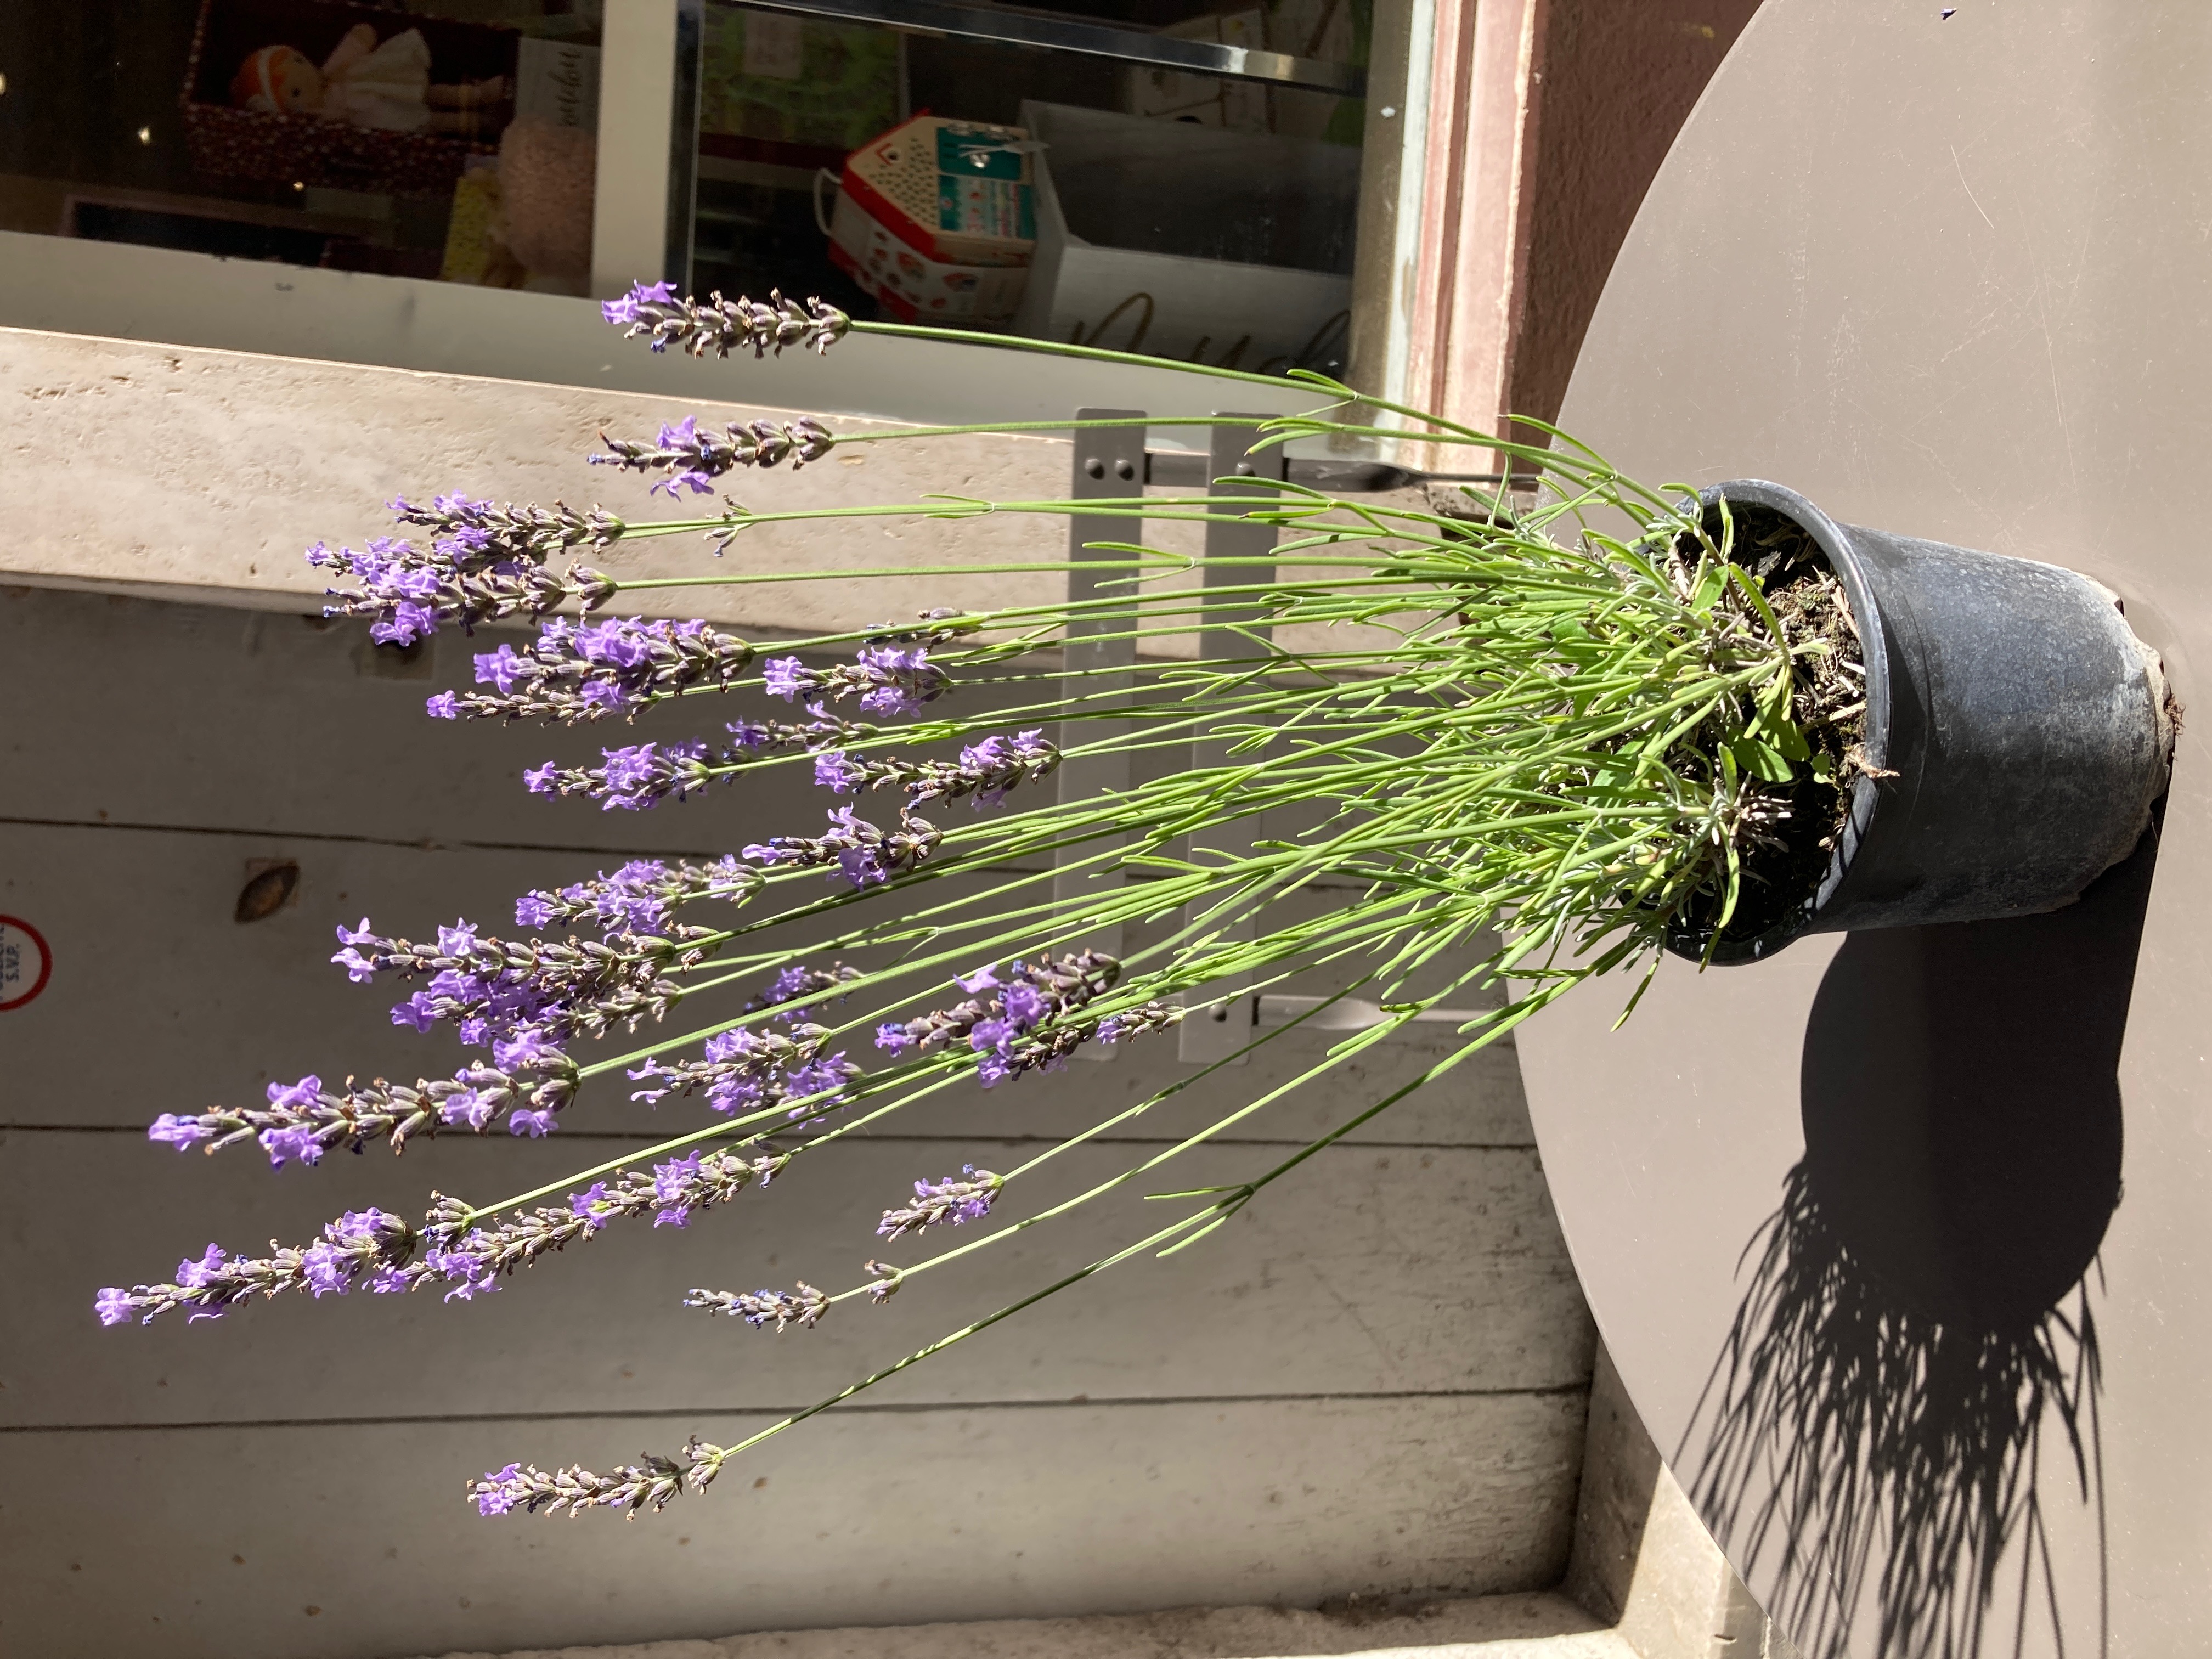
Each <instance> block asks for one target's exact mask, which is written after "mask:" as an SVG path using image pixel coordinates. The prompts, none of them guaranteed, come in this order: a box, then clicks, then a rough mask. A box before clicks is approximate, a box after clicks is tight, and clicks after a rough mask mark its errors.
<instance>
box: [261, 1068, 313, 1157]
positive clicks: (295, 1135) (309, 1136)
mask: <svg viewBox="0 0 2212 1659" xmlns="http://www.w3.org/2000/svg"><path fill="white" fill-rule="evenodd" d="M271 1087H272V1091H273V1087H274V1085H271ZM272 1097H273V1096H272ZM260 1139H261V1150H262V1151H263V1152H266V1153H268V1154H269V1167H270V1169H272V1170H281V1169H283V1167H284V1160H285V1159H286V1158H296V1159H297V1160H298V1161H299V1162H301V1163H302V1164H319V1163H321V1162H322V1161H323V1144H322V1142H321V1141H320V1140H319V1139H316V1136H315V1132H314V1131H313V1129H311V1128H309V1127H307V1126H306V1125H305V1124H295V1125H290V1126H288V1127H283V1128H277V1129H264V1130H263V1131H262V1132H261V1136H260Z"/></svg>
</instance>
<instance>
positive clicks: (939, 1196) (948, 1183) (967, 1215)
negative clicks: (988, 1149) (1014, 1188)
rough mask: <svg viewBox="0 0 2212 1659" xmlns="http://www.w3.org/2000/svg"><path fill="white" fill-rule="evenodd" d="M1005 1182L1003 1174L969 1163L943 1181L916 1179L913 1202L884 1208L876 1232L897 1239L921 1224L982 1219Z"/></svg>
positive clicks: (930, 1224)
mask: <svg viewBox="0 0 2212 1659" xmlns="http://www.w3.org/2000/svg"><path fill="white" fill-rule="evenodd" d="M961 1176H965V1177H966V1179H964V1180H963V1179H962V1178H961ZM1005 1186H1006V1177H1005V1176H1000V1175H994V1174H992V1173H991V1171H990V1170H979V1169H977V1168H976V1167H975V1165H974V1164H963V1165H962V1166H961V1170H960V1176H945V1179H944V1180H942V1181H917V1182H915V1183H914V1202H913V1203H911V1204H906V1205H902V1206H900V1207H898V1208H897V1209H896V1210H885V1211H884V1218H883V1221H882V1224H881V1225H878V1227H877V1229H876V1234H877V1236H878V1237H881V1238H898V1237H902V1236H903V1235H905V1234H907V1233H910V1232H918V1231H921V1229H922V1228H924V1227H935V1226H939V1225H949V1226H954V1227H957V1226H958V1225H960V1224H961V1223H962V1222H963V1221H981V1219H982V1218H984V1217H985V1216H987V1215H988V1214H990V1212H991V1206H992V1205H993V1204H994V1202H995V1201H996V1200H997V1199H998V1196H999V1194H1000V1189H1001V1188H1004V1187H1005Z"/></svg>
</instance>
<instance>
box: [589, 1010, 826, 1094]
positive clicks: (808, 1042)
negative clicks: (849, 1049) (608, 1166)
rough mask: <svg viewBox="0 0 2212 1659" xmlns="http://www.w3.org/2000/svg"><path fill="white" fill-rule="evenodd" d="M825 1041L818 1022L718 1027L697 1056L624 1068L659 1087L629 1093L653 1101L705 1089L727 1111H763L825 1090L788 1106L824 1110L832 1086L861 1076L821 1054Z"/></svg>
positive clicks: (637, 1077) (631, 1077) (654, 1061)
mask: <svg viewBox="0 0 2212 1659" xmlns="http://www.w3.org/2000/svg"><path fill="white" fill-rule="evenodd" d="M828 1045H829V1032H828V1031H827V1030H824V1029H823V1027H821V1026H819V1025H794V1026H793V1027H792V1029H791V1030H790V1031H789V1033H788V1034H787V1033H785V1032H781V1031H755V1030H744V1029H742V1028H740V1029H738V1030H730V1031H721V1032H717V1033H716V1034H715V1035H714V1036H711V1037H709V1038H708V1040H707V1042H706V1046H705V1048H704V1050H703V1053H702V1057H701V1058H700V1059H697V1060H676V1061H663V1060H647V1061H646V1062H645V1064H643V1065H642V1066H638V1067H636V1068H635V1070H633V1071H632V1072H631V1073H629V1075H630V1079H631V1080H632V1081H633V1082H643V1081H646V1080H647V1079H650V1080H652V1081H653V1082H655V1083H658V1084H659V1085H660V1086H659V1087H658V1088H650V1089H641V1090H639V1091H636V1092H635V1094H633V1095H631V1097H630V1098H631V1099H632V1100H643V1101H648V1102H651V1103H654V1104H658V1103H659V1102H660V1101H662V1100H664V1099H665V1098H666V1097H668V1096H670V1095H671V1094H673V1095H677V1096H679V1097H681V1096H684V1095H688V1094H690V1093H691V1092H692V1091H694V1090H704V1091H706V1096H707V1104H708V1107H709V1108H710V1109H713V1110H714V1111H717V1112H722V1113H725V1114H729V1113H737V1112H753V1111H759V1110H763V1109H768V1108H769V1107H773V1106H775V1105H779V1104H781V1103H782V1102H783V1101H784V1100H786V1099H787V1098H794V1097H805V1096H809V1095H819V1094H827V1095H828V1096H829V1098H827V1099H822V1100H817V1101H814V1102H812V1103H811V1105H810V1106H808V1107H804V1108H793V1113H794V1115H795V1114H796V1113H797V1112H799V1111H802V1110H811V1111H812V1112H815V1113H820V1112H823V1111H826V1110H828V1109H829V1107H830V1106H832V1105H833V1104H835V1103H836V1092H833V1091H842V1090H843V1088H844V1086H845V1085H846V1084H847V1083H848V1082H849V1081H850V1080H851V1079H854V1078H855V1077H858V1076H860V1067H859V1066H854V1065H853V1064H851V1063H850V1062H849V1061H848V1060H846V1058H845V1056H844V1055H843V1054H829V1055H826V1056H825V1055H824V1054H823V1050H824V1049H825V1048H827V1047H828Z"/></svg>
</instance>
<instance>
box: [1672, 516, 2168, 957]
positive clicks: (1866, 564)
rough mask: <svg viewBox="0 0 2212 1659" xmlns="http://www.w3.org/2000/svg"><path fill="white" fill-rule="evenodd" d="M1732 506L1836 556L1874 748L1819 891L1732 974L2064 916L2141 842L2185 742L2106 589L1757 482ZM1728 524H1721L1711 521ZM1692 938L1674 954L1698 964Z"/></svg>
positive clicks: (1738, 945)
mask: <svg viewBox="0 0 2212 1659" xmlns="http://www.w3.org/2000/svg"><path fill="white" fill-rule="evenodd" d="M1723 497H1725V498H1726V499H1727V500H1728V501H1729V503H1730V504H1731V505H1732V506H1735V507H1769V508H1771V509H1773V510H1774V511H1775V512H1778V513H1781V514H1782V515H1783V516H1784V517H1785V518H1788V519H1790V520H1791V521H1793V522H1794V523H1796V525H1797V526H1800V527H1801V528H1802V529H1803V530H1804V531H1805V532H1806V533H1807V534H1808V535H1809V536H1810V537H1811V538H1813V540H1814V543H1815V544H1818V545H1819V547H1820V550H1821V552H1823V553H1824V554H1826V556H1827V559H1828V562H1829V565H1830V567H1831V568H1832V569H1833V570H1834V571H1835V573H1836V574H1837V576H1838V578H1839V579H1840V580H1842V582H1843V585H1844V592H1845V594H1846V596H1847V597H1848V598H1849V599H1850V607H1851V615H1852V617H1853V619H1854V620H1855V621H1856V622H1857V625H1858V631H1859V637H1860V641H1861V643H1862V644H1863V647H1864V649H1865V658H1866V671H1867V710H1866V713H1867V721H1866V740H1865V748H1866V754H1867V758H1868V759H1869V761H1870V762H1871V763H1872V764H1873V766H1874V767H1875V768H1876V769H1881V770H1883V771H1887V772H1893V773H1895V774H1896V775H1895V776H1893V777H1886V778H1879V779H1877V778H1869V777H1863V776H1862V777H1859V778H1857V779H1855V780H1854V781H1853V782H1852V785H1851V796H1850V819H1849V822H1848V823H1846V825H1845V826H1844V833H1843V835H1842V836H1841V837H1840V838H1839V841H1838V846H1837V848H1836V852H1835V855H1834V857H1833V858H1832V859H1831V860H1830V861H1829V864H1828V870H1827V874H1826V878H1824V879H1823V880H1822V881H1821V883H1820V886H1819V888H1818V890H1815V891H1813V892H1809V893H1807V894H1806V895H1805V896H1804V898H1803V902H1802V905H1801V906H1800V907H1799V908H1797V909H1796V910H1795V911H1794V912H1793V913H1792V914H1791V915H1790V916H1789V917H1788V918H1786V919H1785V920H1784V921H1781V922H1778V923H1776V924H1775V925H1774V926H1772V927H1768V928H1766V929H1765V931H1764V932H1762V933H1757V934H1755V935H1753V936H1750V937H1747V938H1733V937H1730V936H1729V935H1728V934H1723V936H1722V939H1721V942H1720V944H1719V945H1718V946H1717V948H1715V950H1714V951H1713V953H1712V958H1711V959H1712V960H1713V961H1715V962H1719V963H1745V962H1756V961H1758V960H1759V959H1760V958H1761V957H1769V956H1771V955H1773V954H1774V952H1775V951H1778V950H1780V949H1782V947H1783V946H1784V945H1787V944H1789V943H1790V940H1791V939H1796V937H1797V936H1798V935H1799V934H1801V933H1843V932H1847V931H1850V930H1852V929H1857V928H1865V927H1916V926H1920V925H1922V924H1925V923H1929V922H1944V921H1991V920H1994V919H1996V918H1997V917H2000V916H2021V915H2035V914H2037V913H2039V912H2042V911H2046V910H2055V909H2057V908H2059V907H2060V906H2062V905H2064V904H2068V903H2070V902H2072V901H2073V900H2074V899H2075V898H2077V897H2079V896H2080V895H2081V890H2082V889H2083V888H2085V887H2087V885H2088V884H2090V883H2091V882H2092V881H2093V880H2095V879H2096V878H2097V877H2098V876H2100V875H2101V874H2102V873H2103V872H2105V871H2106V870H2108V869H2110V868H2111V867H2112V866H2113V865H2115V864H2117V863H2118V862H2119V861H2120V860H2122V859H2124V858H2125V857H2126V856H2127V855H2128V854H2130V852H2132V851H2133V850H2134V849H2135V847H2136V842H2139V841H2140V840H2141V839H2142V834H2143V831H2144V829H2146V828H2147V827H2148V824H2149V822H2150V813H2151V807H2152V805H2153V803H2154V802H2155V801H2156V800H2157V799H2158V797H2159V796H2160V794H2161V793H2163V792H2164V790H2165V788H2166V769H2167V762H2168V757H2169V754H2170V751H2171V749H2172V721H2171V718H2170V715H2169V714H2168V711H2167V707H2166V684H2165V677H2164V675H2163V674H2162V673H2161V672H2160V668H2159V663H2158V658H2157V656H2156V654H2155V653H2154V652H2152V651H2151V650H2150V649H2149V647H2147V646H2145V645H2144V644H2143V643H2142V641H2140V640H2138V639H2136V636H2135V635H2134V634H2133V633H2132V632H2130V629H2129V628H2128V625H2127V623H2126V622H2125V621H2124V620H2123V619H2122V617H2121V616H2120V611H2119V607H2118V605H2117V604H2116V603H2115V601H2114V599H2113V598H2112V594H2111V593H2110V592H2107V591H2106V590H2105V589H2104V588H2102V587H2100V586H2098V585H2097V584H2096V583H2094V582H2093V581H2091V580H2088V579H2087V577H2085V576H2079V575H2076V574H2074V573H2073V572H2072V571H2070V570H2062V569H2060V568H2058V567H2057V566H2056V565H2048V564H2037V563H2034V562H2031V561H2029V560H2027V559H2008V558H2001V557H1999V556H1996V555H1995V554H1990V553H1974V552H1969V551H1968V550H1966V549H1965V548H1962V547H1947V546H1944V545H1943V544H1942V543H1940V542H1923V541H1915V540H1913V539H1911V538H1909V537H1905V536H1893V535H1891V534H1889V533H1888V532H1886V531H1881V530H1867V529H1863V528H1862V527H1860V526H1857V525H1846V524H1838V523H1837V522H1836V521H1835V520H1832V519H1831V518H1829V517H1828V515H1827V514H1826V513H1823V512H1821V511H1820V508H1819V507H1815V506H1814V505H1813V503H1812V502H1810V501H1807V500H1806V499H1805V498H1804V497H1803V496H1802V495H1799V494H1797V493H1796V491H1795V490H1793V489H1784V487H1783V486H1781V485H1780V484H1774V483H1763V482H1761V481H1759V480H1756V479H1747V480H1742V481H1739V482H1736V483H1723V484H1716V485H1715V486H1713V487H1712V488H1711V489H1707V490H1706V491H1705V493H1704V495H1703V496H1702V497H1701V499H1702V500H1703V501H1704V502H1705V507H1706V509H1707V512H1708V513H1709V514H1711V513H1714V511H1715V509H1716V508H1717V505H1718V503H1719V502H1720V501H1721V500H1722V498H1723ZM1709 522H1713V523H1714V524H1715V527H1716V528H1717V520H1711V519H1709ZM1709 938H1710V934H1709V933H1698V932H1693V931H1691V930H1684V931H1683V932H1681V933H1680V934H1679V935H1677V936H1676V937H1674V938H1672V939H1669V940H1668V948H1669V949H1670V950H1673V951H1675V952H1676V953H1677V954H1679V955H1682V956H1687V957H1703V956H1704V955H1705V945H1706V941H1707V939H1709Z"/></svg>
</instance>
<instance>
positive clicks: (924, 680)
mask: <svg viewBox="0 0 2212 1659" xmlns="http://www.w3.org/2000/svg"><path fill="white" fill-rule="evenodd" d="M859 666H860V675H859V676H858V677H857V678H859V679H860V680H861V681H863V682H864V684H862V686H861V687H860V707H861V708H864V709H866V711H867V712H868V713H869V714H874V715H878V716H879V717H886V718H888V717H890V716H894V715H896V716H911V715H915V714H920V713H921V708H922V705H923V704H924V703H926V702H933V701H934V700H935V699H936V698H938V697H939V696H942V695H943V694H944V693H945V691H946V690H948V689H949V688H950V687H951V680H950V679H949V678H946V675H945V671H944V670H943V669H941V668H939V667H938V666H937V665H935V664H933V663H932V662H931V661H930V660H929V649H928V647H927V646H919V645H911V646H900V645H876V646H870V647H867V648H866V649H865V650H863V651H862V652H861V653H860V664H859ZM830 695H831V696H843V695H844V693H843V691H842V690H838V689H836V687H835V686H833V687H832V690H831V693H830Z"/></svg>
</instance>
